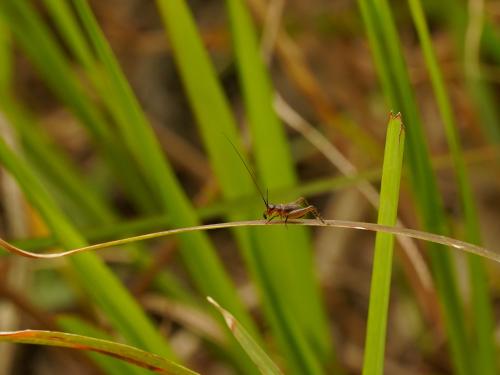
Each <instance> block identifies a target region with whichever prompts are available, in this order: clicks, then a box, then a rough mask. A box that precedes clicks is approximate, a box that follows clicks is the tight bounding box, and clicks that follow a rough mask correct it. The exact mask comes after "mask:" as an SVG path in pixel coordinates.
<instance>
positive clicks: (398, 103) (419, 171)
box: [358, 0, 472, 375]
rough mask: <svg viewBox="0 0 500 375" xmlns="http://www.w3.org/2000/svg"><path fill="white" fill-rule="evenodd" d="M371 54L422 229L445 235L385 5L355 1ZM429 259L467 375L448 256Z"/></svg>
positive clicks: (460, 368)
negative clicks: (400, 121) (401, 138)
mask: <svg viewBox="0 0 500 375" xmlns="http://www.w3.org/2000/svg"><path fill="white" fill-rule="evenodd" d="M358 3H359V5H360V8H361V13H362V15H363V20H364V22H365V25H366V27H367V33H368V36H369V39H370V44H371V47H372V52H373V53H374V56H375V61H376V65H377V69H378V73H379V77H380V79H381V81H382V86H383V89H384V93H385V96H386V99H387V101H388V103H389V105H390V106H391V107H392V108H394V109H397V110H400V111H402V112H403V113H405V124H406V129H407V135H408V137H407V139H408V144H407V158H406V160H408V163H409V167H410V172H411V185H412V187H413V192H414V195H415V197H416V204H417V206H418V207H419V208H420V211H421V216H422V220H423V223H424V227H425V228H426V229H428V230H431V231H434V232H438V233H446V232H447V223H446V219H445V214H444V210H443V204H442V201H441V198H440V195H439V191H438V189H437V184H436V180H435V177H434V175H433V173H432V170H431V167H430V161H429V155H428V151H427V145H426V142H425V138H424V135H423V130H422V127H421V123H420V118H419V114H418V109H417V106H416V103H415V100H414V97H413V91H412V88H411V83H410V80H409V77H408V72H407V69H406V65H405V62H404V59H403V53H402V51H401V47H400V45H399V41H398V33H397V30H396V27H395V25H394V20H393V17H392V14H391V11H390V8H389V5H388V3H387V1H385V0H380V1H374V0H359V2H358ZM432 249H433V250H432V251H431V252H430V259H431V263H432V268H433V274H434V277H435V279H436V285H437V289H438V293H439V295H440V298H441V301H442V304H443V313H444V318H445V319H444V321H445V324H446V328H447V332H448V336H449V340H450V347H451V353H452V358H453V364H454V367H455V370H456V371H457V373H458V374H460V375H466V374H471V371H472V365H471V361H470V357H469V353H470V352H469V348H468V343H467V335H466V332H465V318H464V313H463V308H462V305H461V301H460V298H459V295H458V290H457V285H456V281H455V275H454V271H453V268H452V264H451V258H450V254H449V253H448V252H446V251H443V249H439V248H438V246H436V245H432Z"/></svg>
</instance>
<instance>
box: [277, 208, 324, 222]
mask: <svg viewBox="0 0 500 375" xmlns="http://www.w3.org/2000/svg"><path fill="white" fill-rule="evenodd" d="M309 213H310V214H312V215H313V216H314V217H315V218H316V219H318V220H319V221H321V222H322V223H325V220H324V219H323V218H322V217H321V215H320V214H319V212H318V209H317V208H316V207H315V206H313V205H309V206H307V207H304V208H299V209H296V210H293V211H290V212H289V213H288V214H287V215H286V216H285V224H286V223H287V222H288V219H300V218H301V217H304V216H305V215H307V214H309Z"/></svg>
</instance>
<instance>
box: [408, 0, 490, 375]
mask: <svg viewBox="0 0 500 375" xmlns="http://www.w3.org/2000/svg"><path fill="white" fill-rule="evenodd" d="M409 5H410V10H411V13H412V16H413V20H414V23H415V26H416V28H417V32H418V35H419V38H420V43H421V45H422V50H423V53H424V57H425V61H426V64H427V67H428V69H429V73H430V78H431V82H432V86H433V89H434V92H435V95H436V101H437V104H438V108H439V111H440V114H441V118H442V120H443V123H444V126H445V131H446V138H447V140H448V145H449V147H450V151H451V155H452V159H453V164H454V168H455V173H456V176H457V180H458V186H459V190H460V197H461V201H462V207H463V213H464V219H465V231H466V240H467V241H469V242H472V243H475V244H480V242H481V238H480V231H479V222H478V215H477V211H476V207H475V203H474V198H473V194H472V189H471V186H470V184H469V181H468V180H469V179H468V173H467V169H466V166H465V161H464V158H463V155H462V148H461V146H460V141H459V137H458V134H457V124H456V121H455V117H454V115H453V110H452V107H451V103H450V99H449V97H448V94H447V92H446V89H445V85H444V80H443V76H442V74H441V71H440V69H439V65H438V62H437V58H436V55H435V53H434V50H433V47H432V42H431V38H430V35H429V30H428V28H427V23H426V20H425V15H424V12H423V9H422V6H421V4H420V1H419V0H409ZM469 270H470V278H471V287H472V290H471V293H472V299H471V305H472V309H473V312H474V313H473V319H472V322H474V328H475V335H476V338H475V344H474V345H473V348H474V352H475V355H474V361H475V366H476V369H475V372H476V373H478V374H491V375H493V374H495V373H496V364H495V362H496V361H495V345H494V342H493V316H492V311H491V305H490V303H489V292H488V285H487V277H486V270H485V268H484V265H483V264H482V261H481V260H480V259H479V258H477V257H474V256H472V255H471V256H470V258H469Z"/></svg>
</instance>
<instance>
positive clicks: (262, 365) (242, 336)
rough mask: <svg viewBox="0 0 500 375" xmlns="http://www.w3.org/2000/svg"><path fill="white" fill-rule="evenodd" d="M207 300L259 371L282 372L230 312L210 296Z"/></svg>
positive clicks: (274, 373) (274, 374)
mask: <svg viewBox="0 0 500 375" xmlns="http://www.w3.org/2000/svg"><path fill="white" fill-rule="evenodd" d="M207 300H208V302H210V303H211V304H212V305H214V306H215V307H216V308H217V310H219V312H220V313H221V315H222V316H223V317H224V320H225V321H226V324H227V326H228V327H229V329H230V330H231V332H232V334H233V335H234V337H236V340H238V342H239V343H240V345H241V346H242V347H243V349H244V350H245V351H246V352H247V353H248V355H249V357H250V358H252V360H253V361H254V362H255V364H256V365H257V367H258V368H259V370H260V372H261V373H262V374H265V375H280V374H282V372H281V371H280V369H279V368H278V366H276V364H275V363H274V362H273V361H272V360H271V358H269V356H268V355H267V354H266V352H265V351H264V350H262V348H261V347H260V346H259V344H257V342H256V341H255V340H254V339H253V338H252V336H251V335H250V334H249V333H248V332H247V331H246V330H245V328H244V327H243V326H242V325H241V324H240V322H238V321H237V320H236V319H235V318H234V316H233V315H231V313H230V312H229V311H227V310H225V309H223V308H222V307H221V306H220V305H219V304H218V303H217V302H216V301H214V300H213V299H212V298H210V297H207Z"/></svg>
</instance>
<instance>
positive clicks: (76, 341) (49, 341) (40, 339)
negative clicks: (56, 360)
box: [0, 330, 197, 375]
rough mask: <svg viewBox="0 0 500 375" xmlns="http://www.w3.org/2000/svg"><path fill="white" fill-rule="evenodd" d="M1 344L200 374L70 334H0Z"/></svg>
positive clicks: (178, 373) (166, 371)
mask: <svg viewBox="0 0 500 375" xmlns="http://www.w3.org/2000/svg"><path fill="white" fill-rule="evenodd" d="M0 341H3V342H12V343H19V344H35V345H49V346H59V347H62V348H69V349H78V350H89V351H95V352H98V353H101V354H105V355H109V356H112V357H114V358H120V359H122V360H124V361H127V362H130V363H133V364H135V365H137V366H141V367H143V368H146V369H149V370H152V371H154V372H158V373H163V374H171V375H195V374H197V373H196V372H194V371H191V370H189V369H187V368H185V367H182V366H180V365H178V364H176V363H175V362H172V361H169V360H167V359H165V358H163V357H160V356H158V355H156V354H153V353H148V352H145V351H143V350H140V349H137V348H134V347H132V346H128V345H124V344H119V343H116V342H113V341H107V340H101V339H96V338H93V337H87V336H81V335H75V334H70V333H64V332H55V331H37V330H25V331H15V332H0Z"/></svg>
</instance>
